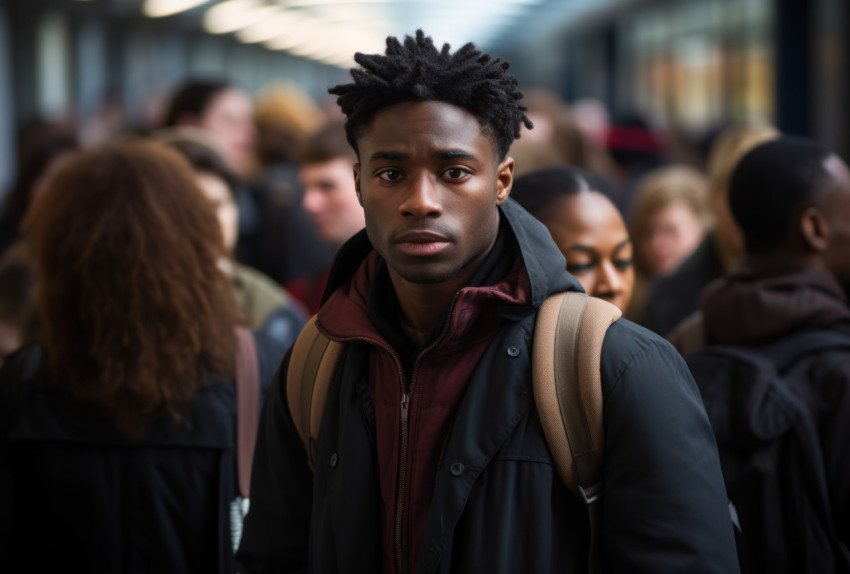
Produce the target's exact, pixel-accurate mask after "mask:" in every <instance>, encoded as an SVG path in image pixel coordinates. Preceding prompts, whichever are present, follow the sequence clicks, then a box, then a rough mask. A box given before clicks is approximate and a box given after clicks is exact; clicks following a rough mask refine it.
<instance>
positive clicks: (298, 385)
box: [286, 315, 345, 469]
mask: <svg viewBox="0 0 850 574" xmlns="http://www.w3.org/2000/svg"><path fill="white" fill-rule="evenodd" d="M344 349H345V345H344V344H343V343H337V342H334V341H331V340H330V339H328V338H327V337H325V336H324V335H322V333H321V332H320V331H319V329H318V327H316V316H315V315H313V317H312V318H311V319H310V320H309V321H308V322H307V324H306V325H305V326H304V328H303V329H302V330H301V334H300V335H298V338H297V339H296V340H295V343H294V344H293V346H292V354H291V356H290V358H289V367H288V369H287V371H286V397H287V399H288V401H289V412H290V414H291V415H292V422H293V423H294V424H295V428H296V429H298V434H299V436H300V437H301V442H303V443H304V449H305V450H306V451H307V457H308V460H309V463H310V468H311V469H313V468H315V465H316V448H317V446H318V441H319V430H321V427H322V415H323V414H324V411H325V403H327V400H328V390H329V389H330V386H331V382H332V380H333V376H334V373H335V372H336V367H337V364H338V363H339V361H340V358H341V357H342V352H343V350H344Z"/></svg>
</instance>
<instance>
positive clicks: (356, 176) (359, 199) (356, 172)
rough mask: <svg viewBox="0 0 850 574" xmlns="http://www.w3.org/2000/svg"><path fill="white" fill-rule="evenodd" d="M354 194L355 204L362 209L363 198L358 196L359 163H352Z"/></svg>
mask: <svg viewBox="0 0 850 574" xmlns="http://www.w3.org/2000/svg"><path fill="white" fill-rule="evenodd" d="M353 167H354V192H355V193H356V194H357V202H358V203H359V204H360V207H363V196H361V195H360V163H359V162H355V163H354V166H353Z"/></svg>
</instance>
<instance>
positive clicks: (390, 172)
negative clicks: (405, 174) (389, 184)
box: [378, 169, 401, 181]
mask: <svg viewBox="0 0 850 574" xmlns="http://www.w3.org/2000/svg"><path fill="white" fill-rule="evenodd" d="M378 177H379V178H381V179H383V180H384V181H398V180H399V179H401V172H400V171H398V170H397V169H386V170H384V171H382V172H381V173H379V174H378Z"/></svg>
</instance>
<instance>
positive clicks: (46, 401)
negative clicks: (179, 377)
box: [0, 337, 283, 574]
mask: <svg viewBox="0 0 850 574" xmlns="http://www.w3.org/2000/svg"><path fill="white" fill-rule="evenodd" d="M256 341H257V350H258V359H259V366H260V380H261V387H263V388H264V387H265V386H266V383H267V381H268V380H269V379H270V378H271V375H272V373H273V372H274V368H275V365H276V364H277V363H278V362H279V361H280V359H281V356H282V354H283V351H282V349H280V347H279V346H278V345H277V343H275V342H273V341H271V340H269V339H267V338H265V337H256ZM51 376H52V375H51V374H50V371H49V369H48V362H47V358H46V356H45V353H44V351H43V349H42V348H41V347H39V346H31V347H28V348H25V349H23V350H21V351H19V352H18V353H16V354H14V355H11V356H10V357H8V358H7V359H6V362H5V364H4V366H3V370H2V371H0V509H2V510H0V572H9V573H10V574H11V573H13V572H14V573H17V572H39V573H40V572H87V573H92V574H94V573H104V574H106V573H110V574H118V573H128V574H129V573H142V572H144V573H159V572H162V573H166V572H167V573H170V574H183V573H186V574H188V573H197V574H214V573H229V572H235V571H236V563H235V561H234V557H233V550H232V542H231V533H230V510H229V504H230V501H231V500H233V498H234V497H235V496H236V462H235V460H236V459H235V456H234V454H235V453H234V450H235V428H236V426H235V415H236V403H235V392H234V385H233V381H231V380H223V379H220V378H216V379H212V380H211V381H210V382H209V384H208V385H207V386H205V387H204V388H203V389H202V390H200V391H199V392H198V393H197V394H196V395H195V397H194V398H193V400H192V403H191V406H190V409H189V411H188V413H187V414H186V422H187V425H186V426H185V427H178V426H176V425H175V424H174V423H172V422H171V420H170V419H167V418H162V419H159V420H156V421H154V422H153V423H152V425H151V426H150V428H149V429H148V431H147V432H146V434H145V435H144V436H143V437H141V438H139V439H128V438H126V437H124V436H122V435H119V434H118V433H117V432H116V431H115V430H114V429H113V428H112V426H111V425H110V424H109V423H108V422H107V421H105V420H104V419H103V418H102V417H100V416H99V415H98V414H97V413H96V412H94V411H93V410H92V409H91V408H89V407H87V406H85V405H81V404H78V403H77V402H76V401H74V400H73V399H72V398H71V397H69V395H68V394H66V393H65V392H64V391H62V390H60V389H57V388H56V387H53V386H51V385H50V384H49V381H50V377H51ZM263 390H265V389H263Z"/></svg>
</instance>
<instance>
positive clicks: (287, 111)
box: [253, 84, 324, 169]
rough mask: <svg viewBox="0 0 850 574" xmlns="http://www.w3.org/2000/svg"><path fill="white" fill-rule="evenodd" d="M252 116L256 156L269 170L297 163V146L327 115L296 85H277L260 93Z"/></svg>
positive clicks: (320, 124) (317, 127)
mask: <svg viewBox="0 0 850 574" xmlns="http://www.w3.org/2000/svg"><path fill="white" fill-rule="evenodd" d="M253 119H254V125H255V126H256V128H257V136H258V137H257V154H258V158H257V159H258V160H259V162H260V165H262V166H265V168H266V169H268V168H275V167H278V166H285V165H292V164H294V163H296V161H297V158H296V154H297V150H298V146H299V145H300V143H301V141H302V140H303V139H304V138H305V137H307V136H309V135H310V134H312V133H314V132H315V131H316V130H317V129H319V128H320V127H321V126H322V123H323V122H324V114H323V113H322V111H321V110H320V109H319V106H318V105H317V104H316V103H315V102H314V101H313V100H312V99H311V98H310V97H309V96H307V95H306V94H305V93H304V92H302V91H301V90H300V89H298V88H297V87H295V86H294V85H292V84H275V85H272V86H269V87H268V88H266V89H265V90H264V91H263V92H262V93H261V94H260V95H259V96H258V98H257V103H256V105H255V107H254V114H253Z"/></svg>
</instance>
